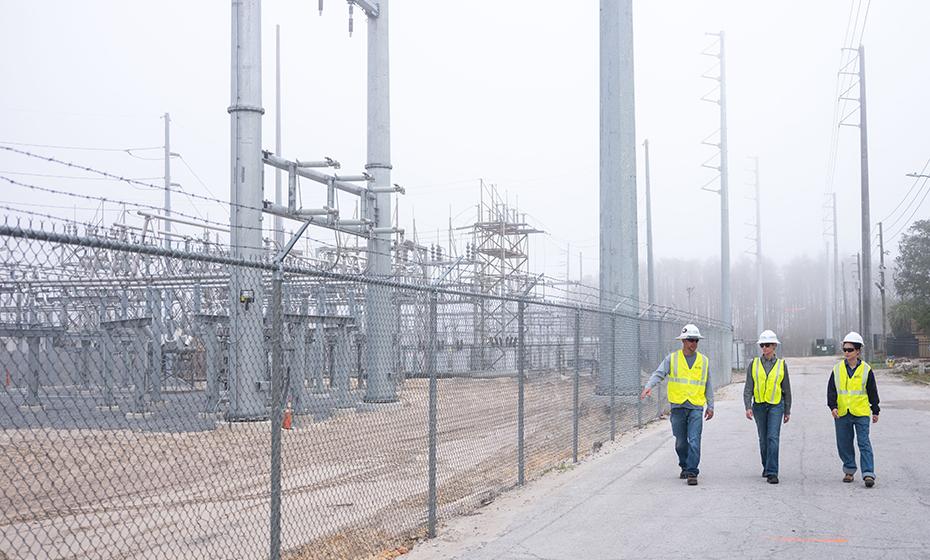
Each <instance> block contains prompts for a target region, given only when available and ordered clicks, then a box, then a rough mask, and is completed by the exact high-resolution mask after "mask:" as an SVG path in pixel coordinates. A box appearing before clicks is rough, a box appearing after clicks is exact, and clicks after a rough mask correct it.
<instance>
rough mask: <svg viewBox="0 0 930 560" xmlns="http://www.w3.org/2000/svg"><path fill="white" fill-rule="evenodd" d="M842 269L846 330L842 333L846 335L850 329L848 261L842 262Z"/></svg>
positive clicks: (844, 327) (844, 324) (844, 325)
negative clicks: (847, 296) (847, 291)
mask: <svg viewBox="0 0 930 560" xmlns="http://www.w3.org/2000/svg"><path fill="white" fill-rule="evenodd" d="M840 271H841V275H840V278H841V279H842V282H843V331H844V332H843V333H841V334H843V335H844V336H845V333H846V332H848V331H849V304H848V303H847V301H846V263H845V262H842V263H840Z"/></svg>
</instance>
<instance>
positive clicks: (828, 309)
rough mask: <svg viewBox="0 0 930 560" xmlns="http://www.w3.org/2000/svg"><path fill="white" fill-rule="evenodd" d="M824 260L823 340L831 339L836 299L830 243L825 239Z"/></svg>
mask: <svg viewBox="0 0 930 560" xmlns="http://www.w3.org/2000/svg"><path fill="white" fill-rule="evenodd" d="M824 258H825V259H826V264H827V301H826V315H827V324H826V328H825V330H826V334H825V335H824V337H825V338H828V339H829V338H833V301H834V300H835V299H836V296H835V295H834V293H833V284H834V280H833V267H832V265H831V263H830V242H829V241H827V240H826V239H825V240H824Z"/></svg>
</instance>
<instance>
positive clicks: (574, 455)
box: [572, 309, 581, 463]
mask: <svg viewBox="0 0 930 560" xmlns="http://www.w3.org/2000/svg"><path fill="white" fill-rule="evenodd" d="M580 337H581V310H580V309H576V310H575V377H574V379H573V380H572V462H573V463H577V462H578V383H579V376H580V375H581V340H580Z"/></svg>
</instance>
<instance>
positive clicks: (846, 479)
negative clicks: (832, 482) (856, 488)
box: [843, 473, 853, 482]
mask: <svg viewBox="0 0 930 560" xmlns="http://www.w3.org/2000/svg"><path fill="white" fill-rule="evenodd" d="M852 481H853V475H852V473H846V474H844V475H843V482H852Z"/></svg>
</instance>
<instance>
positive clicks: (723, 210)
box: [720, 31, 733, 377]
mask: <svg viewBox="0 0 930 560" xmlns="http://www.w3.org/2000/svg"><path fill="white" fill-rule="evenodd" d="M724 41H725V37H724V33H723V31H721V32H720V318H721V320H723V322H724V324H726V325H728V326H731V325H732V324H733V312H732V310H731V301H730V187H729V172H728V164H727V153H728V151H727V150H728V148H727V63H726V44H725V42H724ZM724 338H725V340H724V343H723V356H724V357H723V363H724V372H726V375H727V376H728V377H729V373H730V360H731V357H730V354H731V352H732V351H733V333H732V332H728V333H727V334H726V335H725V336H724Z"/></svg>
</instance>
